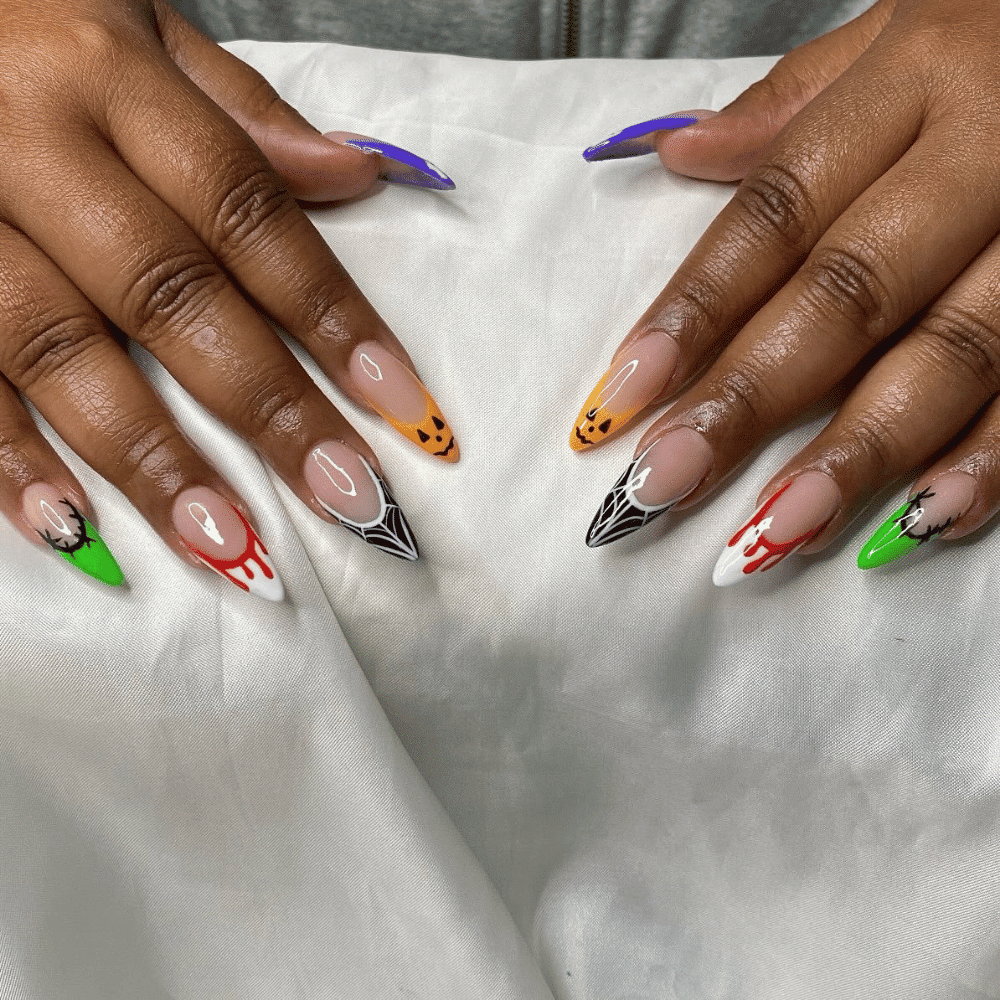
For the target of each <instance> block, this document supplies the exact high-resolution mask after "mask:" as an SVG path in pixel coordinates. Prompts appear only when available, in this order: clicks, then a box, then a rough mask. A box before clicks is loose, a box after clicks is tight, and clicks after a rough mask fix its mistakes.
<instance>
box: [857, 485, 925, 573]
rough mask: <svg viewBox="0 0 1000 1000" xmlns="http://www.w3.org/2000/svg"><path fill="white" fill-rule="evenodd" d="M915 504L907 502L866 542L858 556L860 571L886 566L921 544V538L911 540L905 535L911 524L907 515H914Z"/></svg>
mask: <svg viewBox="0 0 1000 1000" xmlns="http://www.w3.org/2000/svg"><path fill="white" fill-rule="evenodd" d="M912 506H913V504H912V503H911V502H910V501H907V502H906V503H904V504H903V505H902V506H900V507H899V508H898V509H897V510H895V511H894V512H893V513H892V514H891V515H890V516H889V518H888V519H887V520H886V521H885V523H884V524H883V525H882V527H881V528H879V529H878V531H876V532H875V534H874V535H872V537H871V538H869V539H868V541H867V542H865V545H864V548H862V550H861V552H860V554H859V555H858V568H859V569H872V568H873V567H874V566H884V565H885V564H886V563H890V562H892V561H893V559H898V558H899V557H900V556H901V555H905V554H906V553H907V552H909V551H910V550H911V549H915V548H916V547H917V546H918V545H919V544H920V542H921V539H919V538H911V537H910V536H909V535H907V534H905V532H906V530H907V528H909V527H910V526H911V523H910V522H909V521H907V520H906V515H907V513H912V511H911V507H912Z"/></svg>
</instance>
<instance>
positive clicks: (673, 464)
mask: <svg viewBox="0 0 1000 1000" xmlns="http://www.w3.org/2000/svg"><path fill="white" fill-rule="evenodd" d="M711 465H712V449H711V448H710V447H709V444H708V442H707V441H706V440H705V438H704V437H703V436H702V435H701V434H699V433H698V432H697V431H696V430H692V429H691V428H690V427H678V428H676V429H675V430H672V431H668V432H667V433H666V434H664V435H663V437H661V438H658V439H657V440H656V441H654V442H653V444H651V445H650V446H649V447H648V448H647V449H646V450H645V451H643V452H642V454H641V455H639V456H638V457H637V458H634V459H633V460H632V462H631V464H630V465H629V467H628V468H627V469H626V470H625V471H624V472H623V473H622V476H621V478H620V479H619V480H618V482H617V483H615V485H614V486H613V487H612V488H611V492H610V493H609V494H608V495H607V496H606V497H605V498H604V501H603V503H602V504H601V506H600V507H599V508H598V511H597V513H596V514H595V515H594V520H593V521H592V522H591V524H590V528H589V529H588V531H587V544H588V545H589V546H590V547H591V548H592V549H596V548H597V547H598V546H600V545H607V543H608V542H614V541H617V540H618V539H619V538H624V537H625V536H626V535H631V534H632V532H634V531H638V530H639V529H640V528H641V527H643V525H646V524H649V522H650V521H652V520H653V519H654V518H656V517H659V516H660V514H664V513H666V511H668V510H669V509H670V508H671V507H673V505H674V504H675V503H677V502H678V501H680V500H683V499H684V497H686V496H687V495H688V494H689V493H690V492H691V491H692V490H694V488H695V487H696V486H697V485H698V484H699V483H700V482H701V481H702V480H703V479H704V478H705V474H706V473H707V472H708V470H709V468H711Z"/></svg>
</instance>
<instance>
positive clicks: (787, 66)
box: [571, 0, 1000, 585]
mask: <svg viewBox="0 0 1000 1000" xmlns="http://www.w3.org/2000/svg"><path fill="white" fill-rule="evenodd" d="M692 114H693V116H695V117H697V118H698V119H699V121H698V123H697V124H694V125H690V126H688V127H686V128H681V129H678V130H675V131H669V132H659V133H658V134H657V135H655V136H654V137H653V139H652V142H655V148H656V151H657V152H658V154H659V156H660V159H661V161H662V162H663V164H664V166H666V167H667V168H668V169H670V170H673V171H676V172H678V173H682V174H687V175H689V176H694V177H702V178H709V179H713V180H737V179H740V178H743V180H742V183H741V184H740V185H739V187H738V188H737V189H736V192H735V195H734V197H733V200H732V201H731V202H730V203H729V204H728V205H727V206H726V208H725V209H724V210H723V211H722V212H721V213H720V215H719V216H718V217H717V218H716V219H715V221H714V222H713V223H712V225H711V226H710V227H709V229H708V231H707V232H706V233H705V235H704V236H703V237H702V239H701V240H700V241H699V242H698V244H697V245H696V246H695V248H694V249H693V250H692V252H691V253H690V255H689V256H688V257H687V259H686V260H685V261H684V263H683V264H682V265H681V266H680V268H678V270H677V272H676V274H675V275H674V276H673V278H671V280H670V282H669V283H668V284H667V286H666V287H665V288H664V290H663V292H662V293H661V294H660V295H659V296H658V297H657V299H656V300H655V301H654V302H653V304H652V305H651V306H650V307H649V308H648V309H647V310H646V312H645V313H644V314H643V316H642V317H641V319H640V320H639V321H638V323H637V324H636V325H635V326H634V327H633V329H632V330H631V332H630V333H629V334H628V336H627V337H626V338H625V340H624V341H623V343H622V346H621V347H620V348H619V350H618V352H617V353H616V355H615V360H614V362H613V363H612V366H611V368H610V369H609V371H608V373H607V374H606V375H605V376H604V378H603V379H602V380H601V382H600V383H599V384H598V386H597V388H596V389H595V391H594V393H592V395H591V398H590V399H588V401H587V403H586V404H585V406H584V408H583V409H582V410H581V413H580V417H579V418H578V421H577V425H576V427H575V428H574V432H573V435H572V437H571V442H572V443H573V444H574V447H577V448H583V447H587V446H589V444H591V443H597V441H599V440H603V439H604V438H605V437H606V436H608V435H611V434H614V433H615V432H616V431H618V430H621V429H622V428H623V427H624V426H625V425H626V424H627V423H628V422H629V421H630V420H632V419H633V418H634V417H635V416H637V415H639V414H641V413H646V412H649V407H650V406H654V407H655V406H661V405H662V404H663V403H664V402H665V401H666V400H667V399H668V398H670V397H673V396H675V395H676V394H677V392H678V390H680V389H681V388H682V387H684V386H685V385H687V384H689V383H690V385H689V387H688V388H687V390H686V391H685V392H684V393H683V395H681V396H680V398H679V399H677V400H676V401H675V402H674V403H673V405H672V406H671V407H670V409H669V410H668V412H667V413H666V414H665V415H663V416H661V417H660V418H659V419H658V420H657V421H656V422H654V423H653V424H652V425H651V426H650V427H649V429H648V430H647V431H646V433H645V435H644V436H643V437H642V439H641V440H640V442H639V445H638V447H637V449H636V452H635V455H636V460H634V461H633V463H632V464H631V465H630V466H629V469H628V470H626V473H625V475H623V477H622V478H621V479H620V480H619V483H618V484H617V486H616V488H615V490H612V493H611V494H609V496H608V498H607V500H606V501H605V503H604V504H603V505H602V507H601V510H600V511H599V512H598V515H597V517H596V518H595V521H594V524H593V525H592V526H591V531H590V534H589V535H588V544H591V545H600V544H603V543H604V542H605V541H612V540H614V539H615V538H618V537H622V535H624V534H628V533H629V532H630V531H633V530H635V529H636V528H637V527H640V526H641V525H642V524H645V523H646V522H647V521H648V520H650V519H651V518H652V517H654V516H656V515H657V514H658V513H660V512H662V511H663V510H666V509H668V508H669V507H672V506H674V505H675V504H677V505H680V504H681V503H682V504H683V506H685V507H686V506H689V505H691V504H694V503H697V502H699V501H700V500H702V499H704V498H705V497H706V496H708V494H709V493H711V491H712V490H714V489H715V487H716V486H718V485H719V483H720V482H721V481H722V480H723V479H725V478H726V477H727V476H728V475H729V474H730V473H731V472H732V471H733V470H734V469H735V468H736V467H738V466H739V465H740V463H741V462H742V461H743V460H744V459H745V458H746V457H747V455H748V453H750V452H751V451H752V450H753V449H754V448H755V447H757V446H758V445H759V444H760V443H761V442H762V441H764V440H766V439H767V438H768V436H769V435H771V434H773V433H774V432H775V431H777V430H779V429H780V428H781V427H783V426H784V425H785V424H787V423H788V422H789V421H790V420H791V419H793V418H794V417H796V416H797V415H799V414H801V413H802V412H803V411H805V410H806V409H807V408H808V407H809V406H810V405H811V404H813V403H815V402H816V401H817V400H818V399H820V398H821V397H823V395H824V394H826V393H827V392H828V391H829V390H831V389H832V388H834V387H835V386H836V385H838V383H840V382H841V381H842V380H844V379H845V377H846V376H848V375H849V374H850V373H851V371H852V370H853V369H855V368H856V366H858V364H859V363H860V362H862V361H863V360H865V359H866V357H867V356H868V355H869V353H870V352H873V351H874V356H875V359H876V360H875V361H874V363H873V364H871V366H870V368H869V370H868V371H867V374H866V375H865V377H864V378H863V379H862V381H861V382H860V384H858V385H857V387H856V388H854V389H853V391H852V392H851V393H850V394H849V395H848V397H847V399H846V401H845V402H844V404H843V405H842V406H841V407H840V409H839V411H838V412H837V414H836V415H835V417H834V418H833V420H832V421H831V422H830V424H829V425H828V426H827V427H826V428H825V429H824V430H823V431H822V432H821V433H820V434H819V436H818V437H816V438H815V439H814V440H813V441H812V442H811V443H810V444H808V445H807V446H806V447H805V448H804V449H803V450H802V451H800V452H799V454H797V455H796V456H795V457H794V458H792V459H791V460H790V461H788V462H787V463H786V464H785V465H784V466H783V467H782V468H781V469H780V470H779V471H778V472H777V473H776V474H775V475H774V476H773V477H772V479H771V480H770V482H769V483H768V484H767V485H766V486H765V488H764V489H763V491H762V492H761V494H760V496H759V501H766V502H765V504H764V507H763V508H760V509H758V512H757V514H756V515H755V516H754V517H753V518H751V519H750V521H748V522H746V523H745V524H744V525H743V527H741V528H739V529H738V530H737V531H736V533H735V535H733V537H732V539H731V540H730V544H729V545H727V546H726V548H725V550H724V551H723V555H722V557H721V558H720V560H719V564H718V565H717V567H716V572H715V576H714V578H715V581H716V583H719V584H720V585H725V584H728V583H732V582H736V581H737V580H740V579H744V578H745V577H746V575H748V574H750V573H752V572H754V571H756V570H760V569H769V568H771V567H772V566H774V565H776V564H777V563H778V562H779V561H781V559H783V558H784V557H785V556H786V555H788V554H790V553H791V552H793V551H796V550H798V549H803V550H804V551H808V552H815V551H818V550H819V549H821V548H822V547H824V546H825V545H826V544H828V543H829V542H830V541H831V540H832V539H833V538H834V537H835V536H836V535H837V534H838V533H839V532H840V531H841V530H842V529H843V527H844V526H845V525H846V524H847V522H848V520H849V519H850V517H851V514H852V511H854V510H856V509H857V508H858V506H859V505H860V504H862V503H863V502H864V501H865V500H866V499H867V498H868V497H870V496H871V495H872V494H873V493H874V492H875V491H876V490H878V489H879V488H881V487H883V486H884V485H886V484H887V483H889V482H891V481H892V480H894V479H896V478H897V477H899V476H900V475H902V474H904V473H906V472H908V471H909V470H911V469H913V468H914V467H916V466H919V465H923V464H926V463H928V462H929V461H931V460H932V458H933V456H935V455H936V454H940V453H941V452H942V449H947V451H946V453H945V454H944V455H943V457H940V458H938V459H937V461H935V462H934V463H933V465H931V467H930V468H929V469H927V471H926V472H925V473H924V475H923V476H922V477H921V478H920V480H918V482H917V484H916V485H915V486H914V489H913V491H912V493H911V501H910V502H908V503H907V504H905V505H904V506H903V507H901V508H900V509H899V511H897V512H896V515H894V517H893V518H892V519H890V521H889V522H886V525H885V526H884V530H883V532H882V537H881V538H880V539H878V540H877V539H872V540H871V542H870V544H869V545H868V546H866V549H865V550H864V551H863V552H862V557H861V559H860V564H861V565H864V566H867V565H874V564H877V563H878V562H886V561H888V559H889V558H894V557H895V555H897V554H900V553H901V552H902V551H905V550H906V549H907V548H912V547H914V546H915V545H917V544H920V542H922V541H926V540H928V539H929V538H931V537H935V536H936V535H938V534H941V533H943V532H945V530H947V537H951V538H957V537H959V536H961V535H964V534H967V533H968V532H970V531H973V530H975V529H976V528H977V527H979V526H980V525H981V524H983V523H984V522H985V521H986V520H988V519H989V518H990V517H991V516H992V514H993V513H994V512H995V511H996V510H997V509H998V508H1000V400H998V393H1000V239H998V233H1000V124H998V123H1000V5H997V4H996V3H995V0H967V2H966V3H963V4H959V5H956V4H954V3H950V2H947V0H879V2H877V3H876V4H875V5H874V6H873V7H872V8H871V9H870V10H868V11H867V12H866V13H864V14H863V15H861V16H860V17H858V18H856V19H855V20H853V21H851V22H849V23H848V24H846V25H844V26H843V27H841V28H839V29H837V30H836V31H833V32H830V33H829V34H827V35H824V36H822V37H821V38H818V39H816V40H814V41H812V42H810V43H808V44H807V45H804V46H801V47H800V48H798V49H795V50H793V51H792V52H790V53H789V54H788V55H786V56H785V57H784V58H783V59H781V60H780V61H779V62H778V63H777V64H776V65H775V67H774V69H773V70H772V71H771V72H770V73H769V74H768V75H767V77H766V78H765V79H764V80H762V81H760V82H758V83H757V84H755V85H754V86H752V87H751V88H749V89H748V90H747V91H746V92H744V93H743V94H742V95H741V96H740V97H739V98H738V99H737V100H736V101H734V102H733V103H732V104H731V105H729V106H728V107H727V108H725V109H724V110H723V111H722V112H720V113H718V114H713V113H711V112H709V113H704V112H693V113H692ZM900 330H902V331H903V333H902V335H901V336H900V337H899V338H897V339H895V340H894V341H892V342H891V344H890V338H892V337H893V335H894V334H896V333H897V332H898V331H900ZM720 351H721V354H720V353H719V352H720ZM716 355H718V357H717V358H716ZM712 358H716V360H715V361H714V363H712V364H711V366H710V367H709V368H708V370H707V371H705V372H704V373H703V374H702V373H701V370H702V369H704V367H705V365H706V363H707V362H708V361H709V360H710V359H712ZM583 439H586V440H583ZM765 508H766V509H765ZM734 527H735V526H734ZM729 530H731V529H729ZM726 537H728V530H727V532H726Z"/></svg>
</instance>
